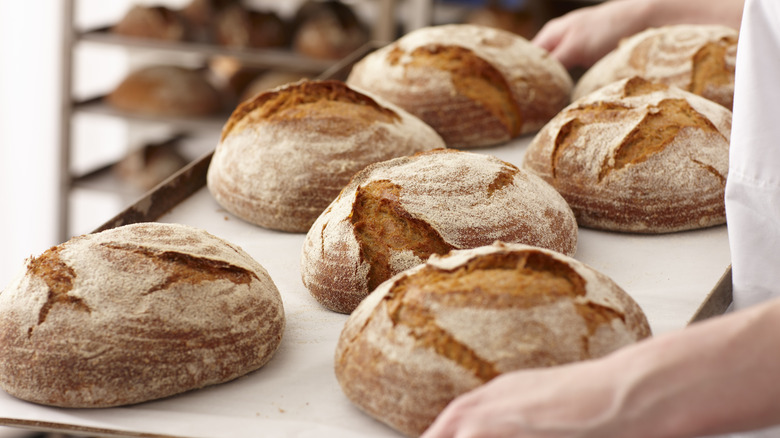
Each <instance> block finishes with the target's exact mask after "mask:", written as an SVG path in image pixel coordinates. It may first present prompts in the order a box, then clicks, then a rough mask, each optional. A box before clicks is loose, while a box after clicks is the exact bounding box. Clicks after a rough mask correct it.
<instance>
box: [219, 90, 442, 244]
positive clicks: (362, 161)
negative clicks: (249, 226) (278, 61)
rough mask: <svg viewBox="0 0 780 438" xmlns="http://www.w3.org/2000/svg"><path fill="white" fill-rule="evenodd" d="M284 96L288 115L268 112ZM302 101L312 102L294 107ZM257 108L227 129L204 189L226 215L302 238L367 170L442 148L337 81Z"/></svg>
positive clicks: (396, 112) (390, 108)
mask: <svg viewBox="0 0 780 438" xmlns="http://www.w3.org/2000/svg"><path fill="white" fill-rule="evenodd" d="M276 96H279V98H277V97H276ZM284 96H289V98H288V100H289V102H290V103H282V104H280V105H285V104H287V105H289V106H288V107H283V108H282V109H281V110H279V111H278V112H272V111H271V110H272V109H273V108H271V110H269V109H268V107H270V106H271V105H272V103H267V102H271V101H273V99H279V100H281V98H282V97H284ZM300 96H304V97H302V98H301V97H300ZM310 96H313V97H310ZM299 98H300V99H311V101H309V102H303V103H300V104H295V105H293V104H292V103H295V102H296V99H299ZM315 98H316V100H315ZM255 102H257V103H253V102H249V103H248V104H243V105H244V106H243V107H239V108H238V109H237V110H236V112H234V114H233V115H232V116H231V119H230V120H229V121H228V123H227V124H226V128H225V130H224V132H223V136H222V139H221V141H220V143H219V145H218V146H217V148H216V151H215V152H214V157H213V158H212V161H211V165H210V167H209V172H208V187H209V190H210V191H211V192H212V194H213V195H214V197H215V198H216V200H217V201H218V202H219V203H220V204H221V205H222V206H224V207H225V208H226V209H227V210H229V211H231V212H232V213H234V214H236V215H237V216H239V217H241V218H242V219H244V220H246V221H248V222H251V223H253V224H257V225H259V226H262V227H265V228H271V229H277V230H284V231H292V232H306V231H307V230H308V229H309V226H311V224H312V222H314V220H315V219H316V218H317V216H319V214H320V213H322V211H323V210H324V209H325V207H327V206H328V204H330V202H331V201H333V199H335V198H336V196H337V195H338V193H339V191H340V190H341V189H342V188H344V186H345V185H347V183H348V182H349V179H350V178H351V177H352V175H353V174H354V173H355V172H357V171H359V170H361V169H362V168H363V167H365V166H366V165H368V164H371V163H374V162H378V161H383V160H387V159H390V158H393V157H399V156H404V155H410V154H413V153H415V152H420V151H424V150H430V149H436V148H442V147H444V146H445V145H444V142H443V141H442V139H441V138H440V137H439V136H438V135H437V134H436V133H435V132H434V131H433V129H431V128H430V127H429V126H427V125H426V124H424V123H423V122H422V121H420V120H419V119H418V118H416V117H414V116H412V115H410V114H409V113H407V112H406V111H404V110H402V109H400V108H398V107H397V106H395V105H393V104H392V103H389V102H386V101H384V100H383V99H381V98H375V97H370V96H367V95H365V94H363V93H358V92H355V91H353V90H351V89H349V88H348V87H346V86H345V85H343V84H341V83H337V82H336V81H321V82H318V81H302V82H298V83H295V84H290V85H288V86H286V87H282V88H279V89H276V90H273V91H269V92H266V93H264V94H260V95H258V96H257V97H255ZM250 105H251V106H250Z"/></svg>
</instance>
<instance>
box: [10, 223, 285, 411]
mask: <svg viewBox="0 0 780 438" xmlns="http://www.w3.org/2000/svg"><path fill="white" fill-rule="evenodd" d="M284 326H285V315H284V308H283V306H282V301H281V297H280V295H279V291H278V290H277V288H276V286H275V285H274V283H273V281H272V280H271V278H270V277H269V276H268V273H267V272H266V271H265V269H263V267H262V266H260V264H258V263H257V262H256V261H255V260H253V259H252V258H251V257H250V256H249V255H248V254H247V253H246V252H244V251H243V250H241V249H240V248H239V247H237V246H235V245H232V244H230V243H228V242H226V241H224V240H222V239H220V238H218V237H216V236H213V235H211V234H209V233H207V232H205V231H203V230H200V229H196V228H192V227H188V226H184V225H178V224H162V223H142V224H136V225H127V226H123V227H119V228H114V229H110V230H107V231H104V232H101V233H96V234H90V235H84V236H80V237H74V238H72V239H71V240H69V241H67V242H65V243H63V244H61V245H58V246H55V247H52V248H50V249H49V250H47V251H45V252H44V253H42V254H41V255H40V256H38V257H35V258H31V259H28V260H27V262H26V266H25V269H24V270H23V271H22V272H21V273H20V275H18V276H17V277H16V278H15V279H14V280H12V281H11V283H10V284H9V285H8V286H7V287H6V288H5V289H4V290H3V291H2V293H0V357H2V360H0V387H2V388H3V389H4V390H5V391H6V392H8V393H9V394H11V395H12V396H14V397H17V398H20V399H23V400H27V401H30V402H34V403H39V404H44V405H52V406H60V407H73V408H97V407H108V406H119V405H127V404H133V403H139V402H143V401H147V400H152V399H157V398H161V397H167V396H170V395H174V394H178V393H181V392H185V391H189V390H193V389H196V388H201V387H203V386H207V385H213V384H218V383H222V382H226V381H228V380H232V379H235V378H237V377H239V376H242V375H245V374H247V373H249V372H251V371H253V370H256V369H258V368H260V367H262V366H263V365H264V364H265V363H266V362H268V360H269V359H271V357H272V356H273V354H274V353H275V351H276V349H277V347H278V346H279V344H280V342H281V338H282V332H283V330H284Z"/></svg>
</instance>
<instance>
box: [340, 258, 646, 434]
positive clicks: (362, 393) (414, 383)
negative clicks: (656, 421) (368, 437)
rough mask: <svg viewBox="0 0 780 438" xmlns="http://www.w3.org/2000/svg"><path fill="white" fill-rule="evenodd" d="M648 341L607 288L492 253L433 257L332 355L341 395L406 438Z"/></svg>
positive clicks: (556, 263) (361, 315)
mask: <svg viewBox="0 0 780 438" xmlns="http://www.w3.org/2000/svg"><path fill="white" fill-rule="evenodd" d="M648 336H650V328H649V325H648V323H647V319H646V318H645V316H644V314H643V312H642V310H641V309H640V308H639V306H638V305H637V304H636V303H635V302H634V301H633V300H632V299H631V297H629V296H628V295H627V294H626V293H625V292H624V291H623V290H622V289H620V287H619V286H617V285H616V284H615V283H614V282H613V281H612V280H610V279H609V278H607V277H606V276H604V275H602V274H600V273H598V272H596V271H594V270H592V269H591V268H589V267H587V266H585V265H582V264H581V263H579V262H577V261H576V260H574V259H571V258H569V257H566V256H562V255H560V254H558V253H554V252H551V251H547V250H543V249H540V248H535V247H529V246H526V245H519V244H513V245H509V244H495V245H492V246H488V247H481V248H477V249H473V250H463V251H454V252H453V253H450V255H447V256H443V257H432V258H431V259H430V260H429V261H428V262H427V263H426V264H424V265H421V266H419V267H417V268H414V269H412V270H409V271H405V272H404V273H402V274H399V275H398V276H396V277H394V278H393V279H392V280H390V281H388V282H386V283H384V284H383V285H381V286H380V287H379V288H378V289H377V290H376V291H375V292H374V293H372V294H371V295H370V296H369V297H368V298H367V299H366V300H365V301H364V302H363V303H362V304H361V305H360V306H359V307H358V309H356V310H355V312H354V313H353V314H352V315H351V316H350V317H349V319H348V320H347V322H346V324H345V326H344V330H343V331H342V333H341V336H340V338H339V342H338V345H337V347H336V357H335V371H336V377H337V379H338V381H339V383H340V385H341V388H342V390H343V391H344V393H345V394H346V395H347V397H348V398H349V399H350V400H351V401H352V402H353V403H355V404H356V405H357V406H358V407H359V408H361V409H362V410H364V411H365V412H366V413H368V414H369V415H371V416H373V417H375V418H376V419H378V420H380V421H382V422H385V423H386V424H388V425H390V426H391V427H393V428H395V429H396V430H399V431H400V432H402V433H404V434H405V435H407V436H418V435H419V434H421V433H422V432H423V431H424V430H425V429H426V428H427V427H428V426H429V425H430V423H431V422H432V421H433V419H434V418H435V417H436V415H438V413H439V412H440V411H441V410H442V409H443V408H444V407H445V406H446V405H447V404H448V403H449V402H450V401H451V400H452V399H453V398H455V397H456V396H458V395H460V394H462V393H464V392H467V391H469V390H470V389H473V388H475V387H477V386H479V385H481V384H483V383H485V382H487V381H489V380H490V379H492V378H494V377H496V376H498V375H500V374H502V373H506V372H509V371H513V370H517V369H523V368H531V367H543V366H554V365H560V364H564V363H569V362H573V361H579V360H587V359H591V358H596V357H600V356H603V355H606V354H608V353H610V352H612V351H614V350H616V349H618V348H621V347H623V346H625V345H628V344H630V343H633V342H636V341H638V340H640V339H643V338H645V337H648Z"/></svg>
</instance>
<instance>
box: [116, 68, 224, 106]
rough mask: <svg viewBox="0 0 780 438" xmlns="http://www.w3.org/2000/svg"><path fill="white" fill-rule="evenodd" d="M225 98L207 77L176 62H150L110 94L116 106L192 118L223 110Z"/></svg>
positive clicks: (127, 77)
mask: <svg viewBox="0 0 780 438" xmlns="http://www.w3.org/2000/svg"><path fill="white" fill-rule="evenodd" d="M222 99H223V97H222V95H221V94H220V93H219V91H217V89H216V88H215V87H214V86H213V85H212V84H211V83H210V82H209V81H208V79H207V78H206V76H205V75H204V74H203V73H202V72H200V71H198V70H194V69H190V68H186V67H180V66H175V65H150V66H146V67H141V68H139V69H137V70H134V71H132V72H130V74H128V75H127V76H126V77H125V78H124V79H123V80H122V81H121V82H120V83H119V85H117V87H116V88H115V89H114V90H113V91H112V92H111V93H110V94H108V95H107V96H106V101H107V102H108V103H109V104H110V105H111V106H113V107H115V108H117V109H120V110H123V111H129V112H134V113H138V114H144V115H151V116H173V117H190V116H206V115H211V114H215V113H217V112H219V111H220V110H221V109H222V107H223V100H222Z"/></svg>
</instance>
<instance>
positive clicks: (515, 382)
mask: <svg viewBox="0 0 780 438" xmlns="http://www.w3.org/2000/svg"><path fill="white" fill-rule="evenodd" d="M611 374H612V373H609V372H608V370H607V369H606V368H605V367H604V366H602V362H601V361H598V360H596V361H587V362H579V363H576V364H571V365H564V366H559V367H553V368H540V369H533V370H523V371H516V372H512V373H507V374H503V375H501V376H499V377H496V378H495V379H493V380H492V381H490V382H488V383H486V384H485V385H483V386H481V387H479V388H477V389H475V390H473V391H471V392H468V393H466V394H464V395H462V396H460V397H458V398H457V399H455V400H454V401H453V402H451V403H450V404H449V406H447V408H446V409H445V410H444V411H442V413H441V414H440V415H439V416H438V417H437V419H436V421H435V422H434V423H433V424H432V425H431V427H430V428H429V429H428V430H427V431H426V432H425V433H424V434H423V435H422V437H421V438H477V437H479V438H503V437H512V438H540V437H545V438H572V437H578V438H586V437H594V438H595V437H598V438H608V437H612V436H619V434H620V433H619V432H618V431H616V427H615V425H614V424H613V423H614V421H612V420H613V419H614V418H615V413H616V409H617V405H618V402H619V400H618V397H617V393H618V392H619V391H617V390H615V389H614V388H615V386H614V385H613V384H612V383H611V382H612V377H613V376H612V375H611Z"/></svg>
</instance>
